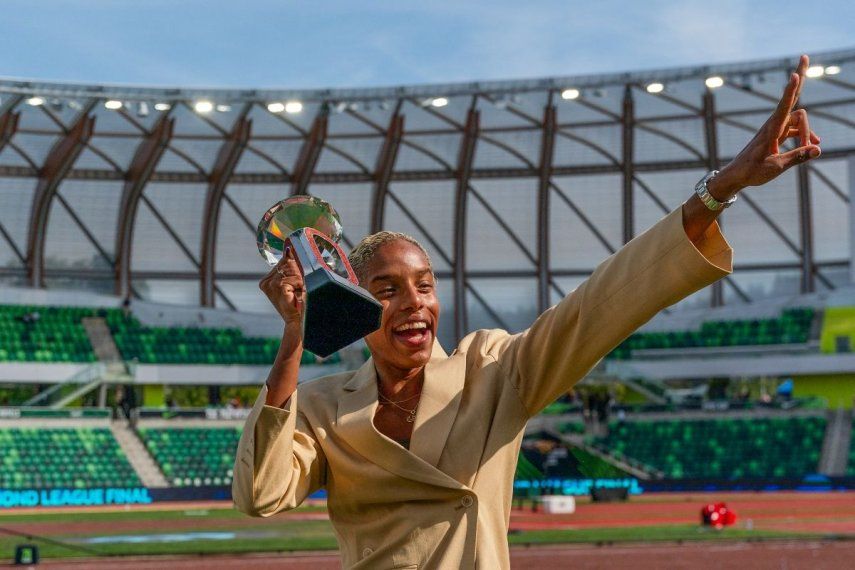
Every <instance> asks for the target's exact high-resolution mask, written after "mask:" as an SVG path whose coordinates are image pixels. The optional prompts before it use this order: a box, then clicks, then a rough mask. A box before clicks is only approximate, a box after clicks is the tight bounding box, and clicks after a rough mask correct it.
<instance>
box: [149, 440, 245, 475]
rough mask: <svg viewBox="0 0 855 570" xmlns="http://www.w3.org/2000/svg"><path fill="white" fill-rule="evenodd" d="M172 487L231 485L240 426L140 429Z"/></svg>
mask: <svg viewBox="0 0 855 570" xmlns="http://www.w3.org/2000/svg"><path fill="white" fill-rule="evenodd" d="M137 432H138V433H139V435H140V437H141V438H142V440H143V442H144V443H145V445H146V447H147V448H148V451H149V453H150V454H151V456H152V457H153V458H154V459H155V461H156V462H157V463H158V465H159V466H160V469H161V471H162V472H163V474H164V475H165V476H166V479H167V481H169V483H170V484H171V485H172V486H173V487H191V486H192V487H200V486H203V485H229V484H230V483H231V481H232V465H233V464H234V459H235V452H236V450H237V444H238V440H239V439H240V429H239V428H139V429H138V430H137Z"/></svg>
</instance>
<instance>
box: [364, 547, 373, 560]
mask: <svg viewBox="0 0 855 570" xmlns="http://www.w3.org/2000/svg"><path fill="white" fill-rule="evenodd" d="M372 554H374V550H373V549H372V548H369V547H368V546H366V547H365V548H363V549H362V557H363V558H368V557H369V556H371V555H372Z"/></svg>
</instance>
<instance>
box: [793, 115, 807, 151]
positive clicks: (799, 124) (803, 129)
mask: <svg viewBox="0 0 855 570" xmlns="http://www.w3.org/2000/svg"><path fill="white" fill-rule="evenodd" d="M790 119H791V122H790V126H791V127H795V128H796V129H797V130H798V132H799V146H808V145H809V144H810V143H811V140H810V126H809V125H808V115H807V111H805V110H804V109H797V110H795V111H793V112H792V114H791V115H790Z"/></svg>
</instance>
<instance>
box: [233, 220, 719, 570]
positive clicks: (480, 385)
mask: <svg viewBox="0 0 855 570" xmlns="http://www.w3.org/2000/svg"><path fill="white" fill-rule="evenodd" d="M731 262H732V251H731V249H730V247H729V245H728V244H727V242H726V241H725V240H724V238H723V237H722V235H721V234H720V232H719V228H718V227H717V226H715V225H714V226H713V227H711V228H709V230H708V231H707V232H706V234H705V235H704V236H703V237H702V238H701V239H699V240H697V241H696V242H695V243H694V244H693V243H692V242H690V241H689V239H688V238H687V236H686V234H685V231H684V229H683V225H682V217H681V212H680V210H679V209H678V210H676V211H674V212H672V213H671V214H669V215H668V216H666V217H665V218H664V219H663V220H662V221H660V222H659V223H658V224H656V225H655V226H654V227H652V228H651V229H650V230H648V231H647V232H645V233H644V234H643V235H640V236H638V237H637V238H635V239H634V240H632V241H631V242H630V243H628V244H627V245H626V246H625V247H623V248H622V249H621V250H620V251H619V252H618V253H616V254H615V255H613V256H611V257H609V258H608V259H607V260H605V261H604V262H603V263H602V264H601V265H600V266H599V267H598V268H597V269H596V271H594V273H593V274H592V275H591V277H590V278H589V279H588V280H587V281H585V282H584V283H583V284H582V285H580V286H579V287H578V288H577V289H576V290H575V291H574V292H572V293H570V294H569V295H568V296H567V297H566V298H565V299H563V300H562V301H561V302H560V303H559V304H558V305H556V306H554V307H552V308H551V309H549V310H547V311H546V312H544V313H543V314H542V315H541V316H540V317H539V318H538V319H537V320H536V321H535V323H534V324H533V325H532V326H531V327H530V328H529V329H528V330H526V331H524V332H522V333H519V334H515V335H511V334H509V333H507V332H505V331H503V330H479V331H476V332H473V333H472V334H470V335H468V336H467V337H466V338H464V339H463V340H462V341H461V342H460V344H459V345H458V346H457V349H456V350H454V352H453V353H452V354H451V355H450V356H447V355H446V354H445V352H443V350H442V348H441V347H440V346H439V344H436V345H435V347H434V350H433V355H432V357H431V360H430V362H429V363H428V365H427V366H426V368H425V379H424V387H423V389H422V396H421V400H420V402H419V407H418V412H417V416H416V421H415V426H414V430H413V435H412V439H411V443H410V449H409V450H407V449H405V448H404V447H402V446H400V445H399V444H398V443H396V442H394V441H393V440H391V439H389V438H387V437H385V436H383V435H382V434H380V433H379V432H378V431H377V429H376V428H375V427H374V424H373V417H374V412H375V410H376V409H377V382H376V373H375V369H374V364H373V361H372V360H369V361H368V362H366V363H365V365H364V366H362V368H360V369H359V370H357V371H355V372H353V371H351V372H345V373H342V374H337V375H334V376H330V377H327V378H322V379H318V380H315V381H311V382H307V383H305V384H302V385H300V387H299V388H298V390H297V391H296V392H295V394H294V395H293V396H292V397H291V399H290V400H289V402H288V403H287V404H286V407H285V409H280V408H276V407H271V406H266V405H264V400H265V392H264V391H262V393H261V395H260V396H259V397H258V401H257V402H256V403H255V406H254V408H253V410H252V413H251V415H250V416H249V418H248V420H247V422H246V427H245V429H244V431H243V436H242V437H241V440H240V444H239V446H238V451H237V457H236V459H235V467H234V483H233V488H232V493H233V497H234V501H235V505H236V506H237V508H238V509H239V510H241V511H243V512H245V513H247V514H250V515H253V516H262V517H266V516H270V515H272V514H274V513H277V512H279V511H283V510H287V509H292V508H294V507H296V506H297V505H299V504H300V503H301V502H302V501H303V500H304V499H305V498H306V497H307V496H308V495H309V494H311V493H313V492H315V491H316V490H318V489H321V488H325V489H326V490H327V493H328V509H329V514H330V520H331V521H332V524H333V527H334V528H335V532H336V535H337V537H338V542H339V545H340V548H341V556H342V563H343V565H344V567H345V568H442V569H456V568H489V569H495V568H508V567H509V561H508V543H507V530H508V522H509V517H510V508H511V496H512V490H513V478H514V470H515V466H516V463H517V456H518V453H519V448H520V442H521V439H522V435H523V430H524V427H525V424H526V421H527V420H528V419H529V418H531V417H532V416H534V415H535V414H537V413H538V412H539V411H541V410H542V409H543V408H544V407H545V406H547V405H548V404H549V403H550V402H552V401H553V400H555V398H557V397H558V396H559V395H561V394H563V393H565V392H567V391H568V390H569V389H570V387H571V386H573V384H575V383H576V382H577V381H578V380H579V379H581V378H582V377H583V376H584V375H585V374H586V373H587V372H588V371H589V370H590V369H591V368H592V367H593V366H594V365H595V364H596V363H597V361H599V360H600V359H601V358H602V357H603V356H604V355H605V354H606V353H608V352H609V351H610V350H611V349H612V348H613V347H614V346H616V345H617V344H618V343H619V342H620V341H621V340H623V339H624V338H625V337H627V336H628V335H629V334H630V333H631V332H632V331H634V330H635V329H637V328H638V327H639V326H640V325H642V324H643V323H644V322H646V321H647V320H649V319H650V318H651V317H653V315H655V314H656V313H657V312H659V311H660V310H662V309H663V308H665V307H667V306H669V305H671V304H673V303H675V302H676V301H678V300H680V299H682V298H683V297H685V296H687V295H689V294H690V293H692V292H694V291H697V290H698V289H700V288H702V287H704V286H706V285H708V284H710V283H712V282H713V281H715V280H716V279H719V278H720V277H722V276H724V275H726V274H727V273H729V272H730V270H731Z"/></svg>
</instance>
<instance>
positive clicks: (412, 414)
mask: <svg viewBox="0 0 855 570" xmlns="http://www.w3.org/2000/svg"><path fill="white" fill-rule="evenodd" d="M378 394H379V393H378ZM417 395H418V394H417ZM379 396H380V400H382V401H383V403H385V404H392V405H393V406H395V407H396V408H398V409H399V410H401V411H402V412H406V413H407V417H406V420H407V423H410V424H411V423H414V422H415V421H416V410H417V409H418V404H417V405H416V407H415V408H413V409H412V410H408V409H407V408H405V407H403V406H399V405H398V404H397V403H395V402H393V401H392V400H390V399H389V398H387V397H386V396H384V395H383V394H379ZM412 399H413V398H407V400H412ZM407 400H400V401H401V402H406V401H407Z"/></svg>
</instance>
